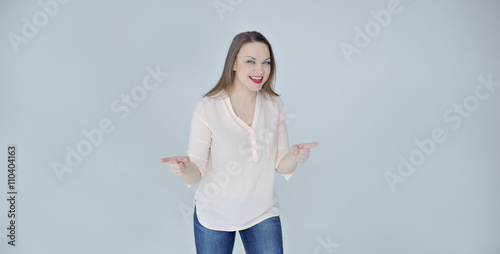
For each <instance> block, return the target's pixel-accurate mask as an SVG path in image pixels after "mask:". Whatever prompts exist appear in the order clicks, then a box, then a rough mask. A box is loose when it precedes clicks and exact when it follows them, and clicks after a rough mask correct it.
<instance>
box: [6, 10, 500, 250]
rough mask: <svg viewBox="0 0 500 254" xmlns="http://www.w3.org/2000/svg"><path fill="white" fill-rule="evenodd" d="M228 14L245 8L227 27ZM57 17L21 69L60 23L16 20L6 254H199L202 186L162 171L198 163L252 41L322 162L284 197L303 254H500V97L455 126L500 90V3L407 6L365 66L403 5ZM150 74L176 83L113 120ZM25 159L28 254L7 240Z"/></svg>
mask: <svg viewBox="0 0 500 254" xmlns="http://www.w3.org/2000/svg"><path fill="white" fill-rule="evenodd" d="M41 2H42V3H45V2H47V0H42V1H41ZM49 2H50V1H49ZM214 2H216V3H217V2H220V3H222V4H224V5H226V6H227V7H229V8H228V9H227V10H226V11H225V12H223V13H220V14H221V15H220V16H219V13H218V11H217V10H216V8H215V7H214ZM56 3H58V7H59V10H57V12H56V11H54V10H55V9H54V6H52V8H53V9H52V10H53V11H54V12H55V13H52V14H54V15H53V17H51V16H48V15H47V17H48V19H47V24H45V25H43V24H42V25H43V26H40V27H38V32H37V33H36V34H35V35H33V36H32V38H29V39H27V40H28V43H26V44H20V45H18V47H17V49H18V50H17V52H16V49H15V47H14V46H13V45H12V44H11V42H10V40H9V36H8V35H9V34H10V33H14V34H17V35H18V36H22V31H23V26H24V25H25V23H24V22H23V17H24V18H26V19H27V20H29V21H30V22H33V18H39V21H38V22H39V23H40V22H42V23H43V14H40V12H44V9H43V8H42V7H41V5H40V4H39V3H38V2H37V1H13V0H10V1H7V0H2V1H1V2H0V34H1V35H2V37H1V38H2V39H0V49H1V51H0V53H1V58H0V65H1V66H0V85H1V93H0V96H1V97H0V103H1V107H0V119H1V120H0V121H1V123H2V124H1V126H0V133H1V135H0V144H1V145H2V148H1V150H2V151H3V152H2V153H1V157H2V161H4V162H3V164H2V165H4V166H2V168H3V169H2V170H1V172H2V173H0V190H2V192H4V193H3V194H2V195H0V196H2V197H4V198H2V199H1V201H0V203H1V206H0V226H1V227H0V241H1V243H0V252H1V253H23V254H25V253H37V254H38V253H51V254H57V253H195V251H194V237H193V229H192V220H191V219H192V217H191V216H192V208H193V203H192V202H193V195H194V190H195V189H196V187H197V186H193V187H192V188H190V189H188V188H187V187H186V186H185V184H184V182H182V180H181V179H179V178H176V177H175V176H173V175H172V174H171V173H170V171H169V168H168V164H162V163H160V162H159V160H160V158H162V157H167V156H174V155H185V151H186V150H187V145H188V138H189V125H190V119H191V116H192V112H193V110H194V108H195V106H196V103H197V102H198V100H199V99H200V98H201V96H202V95H203V94H204V93H206V92H207V91H208V90H209V89H210V88H212V87H213V86H214V85H215V82H216V81H217V79H218V78H219V75H220V73H221V71H222V67H223V63H224V59H225V56H226V53H227V50H228V47H229V44H230V42H231V40H232V38H233V37H234V36H235V35H236V34H237V33H239V32H242V31H249V30H256V31H260V32H261V33H263V34H264V35H265V36H266V37H267V38H268V39H269V40H270V42H271V44H272V46H273V48H274V51H275V57H276V62H277V65H278V73H277V86H276V90H277V92H278V93H280V94H282V100H283V102H284V103H285V106H286V109H287V113H288V119H287V120H288V121H287V122H288V123H287V124H288V125H287V127H288V134H289V141H290V145H293V144H297V143H305V142H315V141H318V142H320V144H321V145H320V146H319V147H315V148H312V149H311V156H310V158H309V161H307V162H306V163H305V164H299V166H298V168H297V172H296V174H295V175H294V176H293V177H292V178H291V179H290V180H289V181H285V180H284V178H283V177H279V176H277V179H276V191H277V193H278V195H279V196H280V200H281V208H282V211H281V219H282V224H283V225H282V227H283V235H284V247H285V252H286V253H330V254H331V253H349V254H358V253H359V254H361V253H394V254H399V253H419V254H420V253H454V254H456V253H478V254H487V253H500V242H499V240H498V239H500V185H499V180H500V179H499V178H500V156H499V155H500V154H499V151H500V134H499V129H500V114H499V112H498V110H499V109H500V87H498V86H497V87H496V88H494V89H496V90H493V92H490V96H489V97H488V98H487V99H485V100H479V104H478V105H475V106H477V107H475V108H473V110H471V112H469V115H467V118H465V117H461V116H460V115H459V114H458V113H457V112H452V113H450V116H454V117H455V118H457V117H458V118H460V119H461V121H462V122H461V125H460V126H459V127H458V128H453V126H454V123H455V122H454V121H453V122H450V121H449V120H446V118H445V117H444V115H445V113H446V112H447V110H454V105H455V104H457V105H458V104H464V102H467V103H472V102H474V100H473V99H474V98H473V96H475V89H476V88H477V87H478V86H481V83H480V81H479V79H478V77H480V76H481V77H484V78H485V79H488V76H490V75H491V77H492V80H493V81H496V82H499V81H500V48H499V46H498V45H500V29H498V25H499V24H500V15H498V13H499V11H500V2H498V1H409V0H402V1H400V2H399V5H400V7H399V8H401V9H400V10H401V11H400V13H398V14H394V13H392V15H391V20H390V22H389V24H388V25H387V26H380V25H379V26H380V31H379V33H378V34H376V35H375V36H373V37H369V38H370V42H369V43H368V44H367V45H365V47H364V48H361V49H360V52H359V54H357V53H355V54H352V55H351V61H350V62H349V61H348V59H347V58H346V57H345V56H344V54H343V53H342V50H341V47H340V45H341V43H347V44H350V45H354V39H355V36H356V32H355V28H356V27H359V28H360V29H361V30H364V28H365V25H366V24H372V25H373V23H370V22H373V21H375V18H374V17H373V16H372V14H371V11H375V12H379V11H382V10H387V9H388V3H390V1H373V0H370V1H366V0H364V1H360V0H358V1H308V2H306V1H263V0H254V1H248V0H241V1H238V0H232V1H228V0H221V1H212V0H205V1H153V0H145V1H117V0H108V1H76V0H73V1H69V2H68V3H66V4H63V3H59V2H56ZM37 13H38V14H37ZM147 66H150V67H151V68H153V69H155V68H156V66H158V68H159V69H161V70H162V71H164V72H168V73H169V75H168V76H167V77H164V78H163V80H162V82H160V83H159V85H158V87H157V88H155V89H153V90H150V91H147V95H146V97H145V98H144V99H143V100H142V101H140V102H138V103H137V105H136V107H135V108H134V109H131V110H130V114H129V115H128V116H126V117H122V118H123V119H122V118H120V116H121V113H120V114H119V113H117V112H114V111H113V110H112V109H111V105H112V103H113V102H114V101H115V100H121V98H122V94H130V93H131V91H138V90H137V89H140V88H139V86H141V84H142V80H143V78H144V77H146V76H147V75H148V72H147V71H146V68H147ZM134 89H135V90H134ZM478 89H482V90H481V93H483V94H485V93H487V92H488V90H486V89H485V88H484V87H483V88H478ZM121 105H122V106H123V105H125V104H123V103H121ZM470 105H472V104H470ZM473 106H474V105H473ZM470 107H471V106H469V108H470ZM102 119H110V121H112V124H113V126H114V128H115V129H114V131H112V132H111V133H106V134H104V135H103V140H102V143H100V144H98V145H95V146H93V148H92V151H91V153H90V154H89V155H88V156H84V157H83V159H82V161H81V163H80V164H79V165H78V166H76V167H74V168H73V171H72V172H71V173H65V174H63V175H62V178H61V181H60V179H59V178H58V177H57V175H56V173H55V171H54V170H53V163H55V162H59V163H66V155H67V153H68V152H67V150H66V147H67V146H69V147H71V148H72V149H76V147H77V145H78V144H79V143H82V142H85V140H87V138H86V137H85V136H84V135H83V133H82V131H84V130H91V129H95V128H98V127H99V122H100V121H101V120H102ZM436 128H439V129H441V130H442V131H443V132H444V134H443V135H445V136H446V139H445V141H444V142H442V143H437V144H436V146H435V149H434V150H433V151H432V152H431V153H430V154H429V155H426V156H425V157H424V158H423V159H422V158H420V162H421V164H420V165H418V166H416V167H415V171H414V173H413V174H411V175H410V176H407V177H403V178H402V179H404V182H402V183H397V184H395V185H394V187H395V189H394V191H392V190H391V188H390V185H389V184H388V182H387V180H386V178H385V176H384V174H386V173H387V172H392V173H393V174H399V173H398V165H399V163H400V160H399V156H402V157H403V158H406V159H409V157H410V155H412V154H413V155H415V156H417V155H418V154H419V153H420V154H423V153H422V152H419V148H418V146H417V145H416V144H415V143H414V140H415V139H418V140H420V141H422V140H424V139H430V138H432V134H431V133H432V131H433V130H434V129H436ZM10 144H15V145H17V159H18V160H17V167H18V170H17V188H18V191H19V195H18V197H17V198H18V203H17V216H18V217H17V221H16V223H17V226H18V230H17V239H16V245H17V246H16V247H12V246H10V245H8V244H7V241H8V239H7V238H5V235H6V233H7V231H6V227H7V225H8V224H7V223H8V220H7V201H6V197H7V195H6V191H7V184H6V183H7V171H6V157H7V152H6V150H7V149H6V148H7V146H8V145H10ZM243 252H244V251H243V247H242V244H241V240H240V239H239V237H237V239H236V243H235V251H234V253H243Z"/></svg>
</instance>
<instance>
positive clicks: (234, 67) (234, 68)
mask: <svg viewBox="0 0 500 254" xmlns="http://www.w3.org/2000/svg"><path fill="white" fill-rule="evenodd" d="M235 70H236V63H234V64H233V71H235Z"/></svg>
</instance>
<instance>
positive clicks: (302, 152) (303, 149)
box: [291, 142, 319, 163]
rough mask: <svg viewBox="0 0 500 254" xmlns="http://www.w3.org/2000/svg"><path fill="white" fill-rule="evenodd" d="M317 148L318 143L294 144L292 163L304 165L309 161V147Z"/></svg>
mask: <svg viewBox="0 0 500 254" xmlns="http://www.w3.org/2000/svg"><path fill="white" fill-rule="evenodd" d="M315 146H319V142H313V143H303V144H296V145H293V146H292V151H291V152H292V161H294V162H296V163H304V162H306V161H307V160H308V159H309V154H310V153H311V149H310V148H311V147H315Z"/></svg>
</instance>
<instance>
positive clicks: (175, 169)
mask: <svg viewBox="0 0 500 254" xmlns="http://www.w3.org/2000/svg"><path fill="white" fill-rule="evenodd" d="M160 162H162V163H164V162H168V164H169V166H170V171H172V174H174V175H175V176H183V175H184V174H185V173H186V172H187V171H188V170H189V165H190V164H191V159H190V158H189V156H172V157H167V158H163V159H161V160H160Z"/></svg>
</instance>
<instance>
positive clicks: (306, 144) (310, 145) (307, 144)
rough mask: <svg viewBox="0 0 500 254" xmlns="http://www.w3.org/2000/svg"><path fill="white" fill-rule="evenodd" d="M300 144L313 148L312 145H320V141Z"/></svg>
mask: <svg viewBox="0 0 500 254" xmlns="http://www.w3.org/2000/svg"><path fill="white" fill-rule="evenodd" d="M300 146H301V148H302V149H304V148H311V147H315V146H319V142H312V143H304V144H301V145H300Z"/></svg>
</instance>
